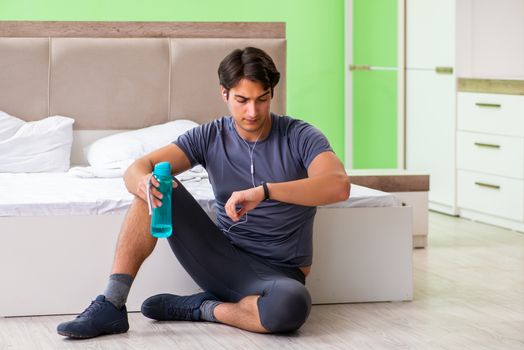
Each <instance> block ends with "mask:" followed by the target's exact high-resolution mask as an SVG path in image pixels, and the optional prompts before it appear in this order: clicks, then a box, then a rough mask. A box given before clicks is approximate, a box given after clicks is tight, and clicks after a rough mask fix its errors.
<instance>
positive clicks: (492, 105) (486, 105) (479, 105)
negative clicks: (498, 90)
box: [475, 102, 502, 108]
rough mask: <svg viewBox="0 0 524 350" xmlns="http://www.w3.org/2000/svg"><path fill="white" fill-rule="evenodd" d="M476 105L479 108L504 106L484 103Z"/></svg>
mask: <svg viewBox="0 0 524 350" xmlns="http://www.w3.org/2000/svg"><path fill="white" fill-rule="evenodd" d="M475 105H477V107H487V108H500V107H502V105H501V104H499V103H482V102H477V103H475Z"/></svg>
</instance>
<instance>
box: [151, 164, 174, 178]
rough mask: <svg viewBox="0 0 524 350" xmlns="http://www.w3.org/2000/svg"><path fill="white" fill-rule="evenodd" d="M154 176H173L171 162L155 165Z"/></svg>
mask: <svg viewBox="0 0 524 350" xmlns="http://www.w3.org/2000/svg"><path fill="white" fill-rule="evenodd" d="M153 174H155V175H157V176H170V175H171V164H169V162H161V163H158V164H156V165H155V169H154V170H153Z"/></svg>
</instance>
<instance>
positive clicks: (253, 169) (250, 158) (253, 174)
mask: <svg viewBox="0 0 524 350" xmlns="http://www.w3.org/2000/svg"><path fill="white" fill-rule="evenodd" d="M224 95H225V94H224ZM233 124H234V121H233ZM265 126H266V121H264V124H263V125H262V130H260V133H259V134H258V136H257V139H256V140H255V143H254V144H253V148H251V147H249V143H247V141H246V140H244V139H243V138H242V136H240V135H238V136H240V139H241V140H242V141H244V143H245V144H246V146H247V149H248V154H249V161H250V172H251V183H252V185H253V188H255V187H257V186H256V185H255V165H254V163H253V153H254V152H255V147H256V146H257V143H258V140H259V139H260V136H261V135H262V132H263V131H264V127H265ZM235 130H236V129H235ZM245 215H246V219H245V220H244V221H239V222H237V223H235V224H233V225H231V226H229V228H228V229H227V230H226V229H224V228H223V229H222V231H224V232H227V233H229V231H230V230H231V229H232V228H233V227H235V226H237V225H240V224H245V223H246V222H247V220H248V215H247V213H246V214H245Z"/></svg>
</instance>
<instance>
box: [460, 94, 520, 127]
mask: <svg viewBox="0 0 524 350" xmlns="http://www.w3.org/2000/svg"><path fill="white" fill-rule="evenodd" d="M457 126H458V129H459V130H465V131H478V132H487V133H492V134H499V135H510V136H524V96H519V95H501V94H480V93H470V92H459V93H458V97H457Z"/></svg>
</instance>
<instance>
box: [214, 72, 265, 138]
mask: <svg viewBox="0 0 524 350" xmlns="http://www.w3.org/2000/svg"><path fill="white" fill-rule="evenodd" d="M221 91H222V98H223V99H224V101H225V102H226V104H227V106H228V108H229V111H230V112H231V115H232V116H233V119H234V121H235V124H236V129H237V132H238V133H239V134H240V136H241V137H242V138H244V139H245V140H248V141H255V140H256V139H257V138H258V136H259V135H260V134H261V133H263V134H265V132H264V131H266V130H269V129H270V127H271V122H270V119H269V111H270V107H271V90H270V89H266V90H264V87H263V86H262V84H261V83H259V82H253V81H251V80H248V79H242V80H240V81H239V82H238V84H237V85H235V86H234V87H233V88H231V89H230V90H229V96H227V91H226V90H225V89H224V88H223V87H221ZM261 136H262V138H263V137H264V136H265V135H261Z"/></svg>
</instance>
